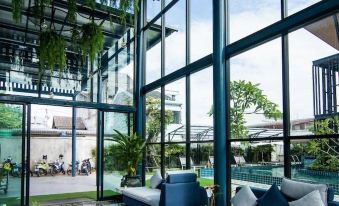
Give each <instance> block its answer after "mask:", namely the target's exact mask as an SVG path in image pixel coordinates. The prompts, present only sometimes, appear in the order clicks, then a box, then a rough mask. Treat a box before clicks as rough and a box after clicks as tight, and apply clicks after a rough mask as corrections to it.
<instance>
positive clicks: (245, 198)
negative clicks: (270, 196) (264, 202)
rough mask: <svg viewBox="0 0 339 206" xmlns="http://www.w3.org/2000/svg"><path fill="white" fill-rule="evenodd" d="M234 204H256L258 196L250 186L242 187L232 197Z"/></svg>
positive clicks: (236, 205) (234, 205) (250, 205)
mask: <svg viewBox="0 0 339 206" xmlns="http://www.w3.org/2000/svg"><path fill="white" fill-rule="evenodd" d="M231 203H232V204H233V206H256V205H257V197H256V196H255V195H254V194H253V192H252V190H251V188H250V187H249V186H244V187H242V188H241V189H240V190H239V192H237V193H236V194H235V196H234V197H233V198H232V199H231Z"/></svg>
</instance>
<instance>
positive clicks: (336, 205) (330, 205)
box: [328, 201, 339, 206]
mask: <svg viewBox="0 0 339 206" xmlns="http://www.w3.org/2000/svg"><path fill="white" fill-rule="evenodd" d="M328 206H339V202H335V201H332V202H328Z"/></svg>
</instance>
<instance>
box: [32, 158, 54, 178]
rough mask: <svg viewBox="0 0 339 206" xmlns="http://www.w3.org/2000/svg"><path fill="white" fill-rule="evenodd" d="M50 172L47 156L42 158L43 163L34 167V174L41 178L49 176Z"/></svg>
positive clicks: (37, 163)
mask: <svg viewBox="0 0 339 206" xmlns="http://www.w3.org/2000/svg"><path fill="white" fill-rule="evenodd" d="M48 172H50V167H49V165H48V164H47V155H43V156H42V161H39V162H36V164H35V165H34V173H35V174H36V175H37V176H38V177H40V176H41V175H47V174H48Z"/></svg>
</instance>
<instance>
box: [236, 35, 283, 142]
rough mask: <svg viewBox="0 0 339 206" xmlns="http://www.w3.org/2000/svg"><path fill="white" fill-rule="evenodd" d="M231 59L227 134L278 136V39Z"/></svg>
mask: <svg viewBox="0 0 339 206" xmlns="http://www.w3.org/2000/svg"><path fill="white" fill-rule="evenodd" d="M230 62H231V86H230V87H231V89H230V90H231V91H230V96H231V116H230V118H231V136H232V137H231V138H262V137H279V136H282V133H283V131H282V127H283V122H282V119H281V118H282V76H281V73H282V72H281V68H282V66H281V39H280V38H278V39H275V40H273V41H270V42H268V43H265V44H263V45H260V46H258V47H256V48H254V49H251V50H249V51H246V52H244V53H242V54H240V55H237V56H235V57H233V58H231V60H230Z"/></svg>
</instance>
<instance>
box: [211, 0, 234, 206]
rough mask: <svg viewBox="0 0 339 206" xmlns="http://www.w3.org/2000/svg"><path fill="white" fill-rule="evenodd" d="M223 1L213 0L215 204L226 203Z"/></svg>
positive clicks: (222, 204) (221, 204)
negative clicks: (217, 188) (216, 186)
mask: <svg viewBox="0 0 339 206" xmlns="http://www.w3.org/2000/svg"><path fill="white" fill-rule="evenodd" d="M224 9H225V1H224V0H213V105H214V111H213V117H214V118H213V120H214V159H215V164H214V183H215V184H216V185H218V186H219V195H217V196H216V205H217V206H224V205H226V193H227V190H229V189H230V188H227V187H226V179H227V177H226V152H227V151H226V134H227V132H226V75H225V65H226V64H225V63H226V58H225V51H224V48H225V43H226V42H225V36H226V35H225V12H224Z"/></svg>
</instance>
